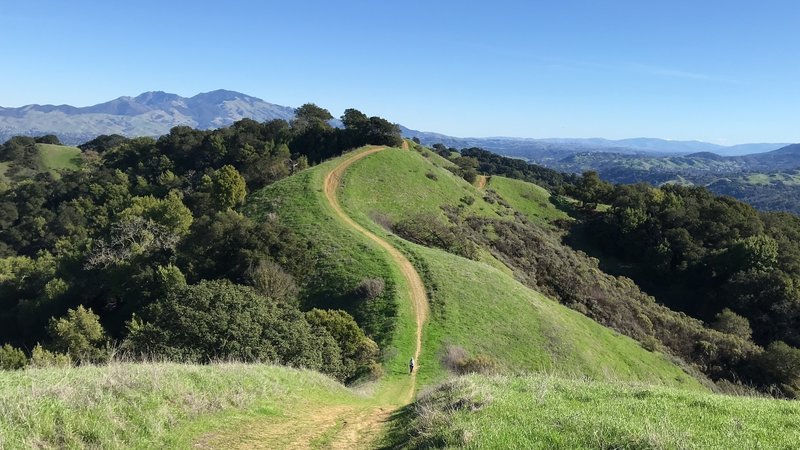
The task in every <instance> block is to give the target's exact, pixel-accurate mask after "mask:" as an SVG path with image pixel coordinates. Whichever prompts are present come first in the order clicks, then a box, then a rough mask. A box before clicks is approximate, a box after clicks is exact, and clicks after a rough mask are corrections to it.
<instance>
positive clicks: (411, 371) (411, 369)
mask: <svg viewBox="0 0 800 450" xmlns="http://www.w3.org/2000/svg"><path fill="white" fill-rule="evenodd" d="M408 373H409V374H412V373H414V358H411V361H409V362H408Z"/></svg>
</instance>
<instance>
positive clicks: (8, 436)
mask: <svg viewBox="0 0 800 450" xmlns="http://www.w3.org/2000/svg"><path fill="white" fill-rule="evenodd" d="M353 398H354V396H353V394H351V393H350V392H349V391H348V390H346V389H345V388H344V387H343V386H341V385H340V384H338V383H336V382H335V381H333V380H331V379H330V378H327V377H325V376H323V375H321V374H319V373H316V372H310V371H304V370H296V369H289V368H284V367H275V366H268V365H257V364H253V365H248V364H239V363H224V364H212V365H204V366H199V365H181V364H173V363H111V364H109V365H107V366H84V367H72V368H52V369H28V370H24V371H17V372H2V371H0V448H2V449H17V448H20V449H22V448H53V449H55V448H59V449H60V448H104V449H106V448H185V447H188V446H189V445H190V443H191V441H192V440H193V439H194V438H195V437H196V436H197V435H198V434H201V433H203V432H204V431H206V430H208V429H216V428H218V427H219V426H221V425H222V424H224V422H225V415H226V414H227V413H234V412H235V413H237V414H241V413H242V412H243V411H244V412H250V413H252V414H257V415H261V416H270V415H273V416H274V415H280V414H282V412H283V411H285V410H287V409H288V408H290V407H292V405H295V404H297V403H298V402H300V401H301V400H302V399H306V400H309V399H310V400H313V401H315V402H319V403H324V402H328V401H339V400H352V399H353Z"/></svg>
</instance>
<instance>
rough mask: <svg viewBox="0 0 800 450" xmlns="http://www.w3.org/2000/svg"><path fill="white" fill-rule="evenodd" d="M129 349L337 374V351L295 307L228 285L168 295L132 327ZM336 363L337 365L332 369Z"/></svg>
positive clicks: (178, 357) (176, 357)
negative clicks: (257, 362)
mask: <svg viewBox="0 0 800 450" xmlns="http://www.w3.org/2000/svg"><path fill="white" fill-rule="evenodd" d="M128 330H129V334H128V337H127V338H126V341H125V344H124V346H125V348H126V349H128V350H129V351H132V352H133V353H135V354H144V355H149V356H157V357H164V358H169V359H173V360H177V361H185V362H210V361H213V360H217V359H223V360H227V359H234V360H239V361H265V362H267V361H269V362H275V363H280V364H286V365H291V366H295V367H306V368H309V369H312V370H324V371H326V372H327V373H334V374H335V373H338V371H339V370H340V368H339V367H336V366H335V362H336V361H341V355H340V354H339V349H338V347H337V346H336V345H335V344H333V341H332V340H331V338H330V336H327V337H326V336H325V335H320V334H319V333H314V332H313V330H312V329H311V327H310V326H309V324H308V322H306V320H305V318H304V317H303V314H302V313H301V312H300V311H299V310H298V309H297V308H296V307H294V306H291V305H287V304H285V303H279V302H275V301H273V300H270V299H268V298H266V297H264V296H262V295H259V294H258V293H257V292H256V291H255V290H253V289H252V288H250V287H247V286H241V285H236V284H233V283H231V282H230V281H227V280H214V281H202V282H200V283H198V284H195V285H188V286H185V287H183V288H181V289H175V290H173V291H171V292H169V293H168V294H167V295H166V296H165V297H163V298H161V299H159V300H158V301H156V302H155V303H154V304H152V305H150V306H149V307H148V308H146V309H145V310H144V312H143V315H142V319H138V318H135V319H133V320H131V322H130V323H129V325H128ZM331 364H334V365H333V366H332V365H331Z"/></svg>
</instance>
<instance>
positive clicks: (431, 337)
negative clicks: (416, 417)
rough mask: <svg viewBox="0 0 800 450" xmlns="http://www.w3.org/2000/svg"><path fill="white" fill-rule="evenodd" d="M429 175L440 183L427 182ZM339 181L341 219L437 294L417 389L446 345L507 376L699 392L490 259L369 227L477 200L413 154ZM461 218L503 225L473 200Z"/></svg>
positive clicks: (436, 373) (362, 167)
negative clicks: (552, 376)
mask: <svg viewBox="0 0 800 450" xmlns="http://www.w3.org/2000/svg"><path fill="white" fill-rule="evenodd" d="M431 172H432V173H434V174H436V176H437V178H438V179H437V180H431V179H430V178H429V177H427V176H426V174H427V173H431ZM344 181H345V182H344V188H343V189H342V191H341V193H340V198H341V200H342V205H343V206H344V208H345V209H346V210H347V211H348V214H350V215H351V217H353V218H354V219H355V220H356V221H358V222H360V223H361V224H362V225H364V226H365V227H367V228H369V229H371V230H372V231H373V232H375V233H379V234H382V235H384V236H388V237H390V238H392V239H393V241H394V242H395V243H396V244H398V245H399V246H402V247H403V248H405V249H406V252H407V253H409V254H411V255H413V256H415V257H416V258H417V259H419V260H420V261H421V265H425V266H427V268H428V271H427V274H425V277H424V278H425V282H426V284H427V285H428V286H427V287H428V288H429V289H431V288H432V287H433V286H435V288H434V289H433V290H434V292H433V295H432V298H431V302H432V304H431V308H432V314H431V316H430V317H429V321H428V323H427V324H426V327H425V330H424V345H423V356H422V358H421V361H420V363H421V368H422V370H421V371H420V372H419V375H418V377H419V378H420V380H421V381H422V382H424V383H432V382H435V381H437V380H440V379H441V378H443V377H444V376H445V375H446V374H445V373H444V371H443V369H442V368H441V365H440V363H439V357H440V354H441V353H442V351H443V350H444V348H445V346H447V345H458V346H461V347H463V348H465V349H466V350H467V351H469V352H471V353H472V354H473V355H474V354H479V353H483V354H487V355H489V356H490V357H492V358H493V359H495V360H496V361H497V362H498V363H499V364H500V365H501V366H502V367H503V368H504V369H506V370H510V371H544V372H553V373H560V374H564V375H570V376H572V375H575V376H588V377H592V378H595V379H614V380H617V379H621V380H632V381H646V382H653V383H662V384H668V385H681V386H686V387H689V388H699V387H700V385H699V383H698V382H697V381H696V380H695V379H694V378H692V377H690V376H689V375H687V374H686V373H684V372H683V371H682V370H681V369H680V368H678V367H677V366H676V365H674V364H673V363H671V362H670V361H668V360H667V359H666V358H665V357H664V356H662V355H659V354H654V353H651V352H648V351H646V350H644V349H643V348H641V346H640V345H639V344H638V343H636V342H635V341H633V340H632V339H630V338H627V337H625V336H622V335H619V334H618V333H616V332H613V331H611V330H610V329H607V328H605V327H602V326H600V325H599V324H597V323H596V322H594V321H592V320H590V319H588V318H586V317H585V316H583V315H581V314H579V313H577V312H575V311H572V310H570V309H568V308H566V307H564V306H562V305H560V304H558V303H556V302H554V301H552V300H550V299H547V298H545V297H544V296H542V295H541V294H539V293H537V292H535V291H533V290H531V289H528V288H527V287H525V286H523V285H522V284H520V283H519V282H517V281H516V280H515V279H514V278H513V277H512V276H511V274H510V273H511V272H510V270H508V268H506V267H505V266H502V264H501V263H500V262H499V261H497V260H495V259H494V258H493V257H491V256H488V258H490V259H487V260H486V263H484V262H478V261H471V260H468V259H464V258H461V257H458V256H455V255H451V254H448V253H446V252H444V251H440V250H436V249H429V248H425V247H421V246H417V245H412V244H410V243H408V242H405V241H402V240H401V239H399V238H397V237H393V236H389V233H388V232H387V231H386V230H384V229H383V228H381V227H379V226H378V225H376V224H375V223H374V222H373V221H372V220H371V218H372V217H374V216H375V214H376V213H378V214H381V215H384V216H388V217H390V218H392V219H397V218H402V217H404V216H406V215H408V214H413V213H415V212H419V211H427V212H431V213H438V212H439V211H440V210H441V206H442V205H453V204H457V203H458V202H459V198H460V197H461V196H463V195H464V193H467V194H470V195H475V196H477V195H479V194H480V193H479V191H478V190H477V189H476V188H474V187H473V186H472V185H470V184H469V183H467V182H465V181H464V180H462V179H461V178H459V177H456V176H453V175H452V174H450V173H449V172H448V171H446V170H440V169H437V168H436V167H433V166H432V164H431V163H430V162H429V161H427V160H426V159H425V158H424V157H422V156H421V155H419V154H417V153H415V152H403V151H398V150H385V151H382V152H379V153H376V154H374V155H371V156H369V157H367V158H365V159H362V160H361V161H359V162H356V163H355V164H353V165H352V166H351V167H350V169H349V171H348V172H347V175H346V176H345V180H344ZM500 183H501V184H502V183H503V182H502V181H501V182H500ZM508 184H510V185H511V187H508V186H507V185H504V187H506V188H507V189H506V191H509V192H516V193H520V199H524V198H523V197H521V195H522V193H525V192H526V189H532V188H530V187H529V186H532V185H527V183H526V184H525V185H518V184H513V183H508ZM463 209H464V210H465V211H464V214H470V213H471V214H476V215H489V216H492V215H493V216H494V217H503V216H501V215H500V214H498V212H503V211H504V210H505V209H507V208H505V207H503V206H501V205H499V204H498V203H495V204H489V203H487V202H485V201H484V200H483V199H477V200H476V201H475V203H473V204H472V205H470V206H466V205H464V206H463ZM553 214H554V215H555V214H557V213H553ZM539 217H541V216H539ZM498 266H502V267H498ZM504 269H505V270H504Z"/></svg>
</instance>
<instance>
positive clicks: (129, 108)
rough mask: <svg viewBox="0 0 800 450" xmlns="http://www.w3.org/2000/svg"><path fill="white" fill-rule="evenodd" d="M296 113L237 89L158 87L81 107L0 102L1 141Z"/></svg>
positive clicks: (131, 132) (152, 131)
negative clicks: (172, 90)
mask: <svg viewBox="0 0 800 450" xmlns="http://www.w3.org/2000/svg"><path fill="white" fill-rule="evenodd" d="M293 116H294V108H290V107H287V106H280V105H275V104H272V103H268V102H265V101H264V100H261V99H259V98H256V97H251V96H249V95H245V94H242V93H239V92H234V91H226V90H218V91H212V92H206V93H203V94H198V95H195V96H194V97H189V98H186V97H181V96H179V95H176V94H169V93H166V92H160V91H155V92H145V93H143V94H141V95H137V96H136V97H119V98H117V99H114V100H111V101H109V102H106V103H100V104H98V105H94V106H87V107H82V108H79V107H75V106H70V105H59V106H54V105H28V106H23V107H20V108H2V107H0V140H2V141H5V140H6V139H8V138H9V137H11V136H15V135H26V136H34V135H42V134H55V135H57V136H58V137H59V138H60V139H61V141H62V142H64V143H68V144H78V143H82V142H85V141H88V140H90V139H93V138H95V137H97V136H99V135H101V134H121V135H124V136H160V135H162V134H166V133H167V132H169V130H170V129H171V128H172V127H175V126H178V125H188V126H190V127H193V128H201V129H209V128H219V127H223V126H227V125H230V124H232V123H233V122H235V121H237V120H240V119H243V118H251V119H254V120H257V121H259V122H262V121H266V120H271V119H290V118H291V117H293Z"/></svg>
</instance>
